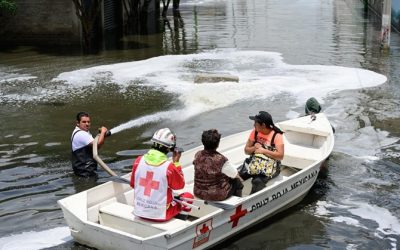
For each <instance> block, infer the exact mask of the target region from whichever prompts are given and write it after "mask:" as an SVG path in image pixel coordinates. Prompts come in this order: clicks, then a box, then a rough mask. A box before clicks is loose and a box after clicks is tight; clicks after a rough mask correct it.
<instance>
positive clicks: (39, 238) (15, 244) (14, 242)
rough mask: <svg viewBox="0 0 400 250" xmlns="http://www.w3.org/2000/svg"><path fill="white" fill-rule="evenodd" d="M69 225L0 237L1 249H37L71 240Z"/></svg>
mask: <svg viewBox="0 0 400 250" xmlns="http://www.w3.org/2000/svg"><path fill="white" fill-rule="evenodd" d="M71 240H72V236H71V233H70V231H69V228H68V227H56V228H52V229H49V230H45V231H41V232H24V233H21V234H16V235H10V236H7V237H4V238H0V250H36V249H43V248H49V247H53V246H57V245H60V244H63V243H65V242H68V241H71Z"/></svg>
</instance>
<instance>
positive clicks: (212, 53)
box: [0, 0, 400, 250]
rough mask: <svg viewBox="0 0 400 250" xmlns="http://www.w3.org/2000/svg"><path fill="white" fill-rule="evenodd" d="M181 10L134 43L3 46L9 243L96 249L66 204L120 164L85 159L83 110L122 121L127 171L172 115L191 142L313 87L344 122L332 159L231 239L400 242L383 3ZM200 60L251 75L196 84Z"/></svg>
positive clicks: (119, 145)
mask: <svg viewBox="0 0 400 250" xmlns="http://www.w3.org/2000/svg"><path fill="white" fill-rule="evenodd" d="M180 14H181V18H175V19H174V18H173V17H172V14H170V15H169V16H168V22H164V24H163V29H164V32H160V33H159V34H153V35H147V36H129V37H125V38H124V39H123V44H122V46H123V47H124V48H125V49H123V50H122V49H120V50H108V51H103V52H101V53H99V54H97V55H81V54H80V52H79V51H68V50H57V49H39V48H32V47H15V48H2V49H1V50H0V120H1V123H0V132H1V134H0V221H1V223H0V249H7V250H8V249H44V248H46V249H87V248H86V247H85V246H81V245H79V244H77V243H74V242H73V241H72V238H71V237H70V236H69V232H68V228H67V225H66V222H65V220H64V218H63V214H62V212H61V209H60V208H59V206H58V205H57V200H59V199H62V198H64V197H67V196H69V195H71V194H75V193H77V192H80V191H82V190H86V189H88V188H90V187H93V186H96V185H98V184H101V183H104V182H106V181H107V180H108V175H107V173H105V172H104V171H102V170H101V169H99V171H98V173H99V179H98V180H97V182H96V181H94V180H86V179H82V178H79V177H75V176H74V175H73V173H72V168H71V163H70V150H71V146H70V136H71V133H72V130H73V129H74V126H75V121H74V120H75V115H76V113H77V112H79V111H82V110H84V111H87V112H88V113H90V114H91V116H92V133H93V134H95V133H96V128H98V127H100V126H106V127H107V128H109V129H112V131H113V132H114V133H113V135H112V136H111V137H109V138H107V139H106V142H105V145H104V146H103V147H102V148H101V151H100V154H101V156H102V158H103V160H104V161H105V162H107V163H108V164H109V166H110V167H111V168H112V169H113V170H114V171H115V172H116V173H117V174H118V175H122V174H124V173H128V172H130V170H131V164H132V162H133V159H134V158H135V157H136V154H137V153H143V152H145V151H144V150H145V149H147V148H149V146H150V145H149V139H150V137H151V136H152V133H153V132H154V131H155V130H156V129H158V128H162V127H170V128H171V129H173V130H174V131H175V132H176V134H177V137H178V139H177V140H178V145H179V146H181V147H183V148H184V149H189V148H192V147H194V146H198V145H200V144H201V141H200V135H201V132H202V131H203V130H206V129H210V128H217V129H218V130H219V131H220V132H221V133H222V134H223V136H227V135H230V134H233V133H236V132H239V131H243V130H246V129H250V128H251V127H252V125H253V123H252V121H250V120H249V119H248V116H249V115H253V114H256V113H257V112H258V111H259V110H267V111H269V112H270V113H271V114H272V116H273V117H274V121H282V120H286V119H289V118H294V117H297V116H299V115H302V114H303V113H304V103H305V101H306V100H307V99H308V98H309V97H311V96H314V97H316V98H317V99H318V100H319V101H320V102H321V104H322V107H323V112H325V113H326V115H327V116H328V118H329V120H330V122H331V123H332V125H333V126H334V127H335V128H336V134H335V140H336V141H335V147H334V151H333V154H332V155H331V157H330V160H329V162H328V165H329V171H328V172H327V173H325V175H324V176H322V177H321V178H320V179H318V180H317V183H316V185H315V186H314V188H313V189H312V190H311V191H310V193H309V194H308V195H307V196H306V198H305V199H304V200H303V201H302V202H301V203H300V204H298V205H296V206H294V207H292V208H291V209H289V210H287V211H285V212H283V213H281V214H279V215H277V216H275V217H273V218H272V219H270V220H267V221H264V222H261V223H259V224H258V225H256V226H254V227H252V228H250V229H248V230H246V231H244V232H243V233H241V234H239V235H237V236H235V237H233V238H232V239H231V240H229V241H227V242H223V243H222V244H221V245H219V246H217V247H215V249H288V248H290V249H324V248H329V249H399V248H400V200H399V199H398V193H399V192H400V184H399V183H400V175H399V174H400V158H399V155H400V142H399V138H400V109H399V106H400V72H399V70H398V69H399V68H400V36H399V34H398V33H396V32H392V34H391V48H390V50H389V51H382V50H381V49H380V44H379V35H380V23H381V20H380V18H378V17H375V16H374V15H373V13H368V15H365V14H364V12H363V5H362V3H361V1H356V0H326V1H320V0H300V1H288V0H283V1H272V0H226V1H224V0H201V1H200V0H188V1H181V8H180ZM199 73H218V74H231V75H234V76H237V77H239V82H238V83H231V82H224V83H214V84H210V83H208V84H194V82H193V81H194V77H195V75H196V74H199Z"/></svg>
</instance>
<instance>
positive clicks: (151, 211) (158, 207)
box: [133, 157, 170, 220]
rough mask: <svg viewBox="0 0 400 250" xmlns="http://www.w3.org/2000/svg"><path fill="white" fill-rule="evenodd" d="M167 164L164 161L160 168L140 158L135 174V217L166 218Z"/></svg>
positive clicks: (167, 162)
mask: <svg viewBox="0 0 400 250" xmlns="http://www.w3.org/2000/svg"><path fill="white" fill-rule="evenodd" d="M169 164H170V162H169V161H165V162H164V163H163V164H161V165H160V166H151V165H149V164H147V163H146V161H145V160H144V157H142V159H141V160H140V162H139V165H138V166H137V168H136V172H135V198H134V202H133V205H134V207H135V209H134V210H133V211H134V214H135V215H137V216H139V217H143V218H147V219H159V220H164V219H165V218H166V211H167V190H168V180H167V169H168V165H169Z"/></svg>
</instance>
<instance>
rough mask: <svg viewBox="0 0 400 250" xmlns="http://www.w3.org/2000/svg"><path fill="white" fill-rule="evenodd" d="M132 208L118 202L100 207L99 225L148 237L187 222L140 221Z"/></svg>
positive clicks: (187, 222)
mask: <svg viewBox="0 0 400 250" xmlns="http://www.w3.org/2000/svg"><path fill="white" fill-rule="evenodd" d="M133 210H134V208H133V206H130V205H126V204H124V203H120V202H113V203H111V204H107V205H105V206H101V207H100V212H99V221H100V224H102V225H105V226H109V227H112V228H115V229H118V230H122V231H125V232H128V233H131V234H135V235H138V236H141V237H148V236H151V235H154V234H155V233H161V232H163V231H167V230H171V229H176V228H179V227H184V226H185V225H187V224H189V223H190V222H189V221H184V220H180V219H176V218H172V219H171V220H169V221H165V222H153V221H149V220H144V219H141V218H139V217H137V216H135V215H134V214H133Z"/></svg>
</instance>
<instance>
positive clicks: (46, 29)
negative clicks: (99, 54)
mask: <svg viewBox="0 0 400 250" xmlns="http://www.w3.org/2000/svg"><path fill="white" fill-rule="evenodd" d="M15 3H16V5H17V12H16V14H15V15H9V14H6V15H4V13H3V16H1V17H0V23H1V26H0V43H13V44H29V45H31V44H43V45H44V44H61V45H62V44H68V45H80V40H81V35H80V34H81V32H80V22H79V20H78V18H77V16H76V14H75V7H74V4H73V2H72V1H71V0H35V1H32V0H15Z"/></svg>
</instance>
